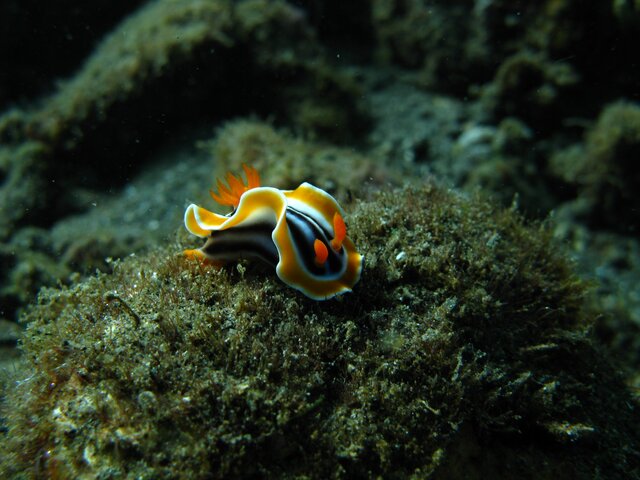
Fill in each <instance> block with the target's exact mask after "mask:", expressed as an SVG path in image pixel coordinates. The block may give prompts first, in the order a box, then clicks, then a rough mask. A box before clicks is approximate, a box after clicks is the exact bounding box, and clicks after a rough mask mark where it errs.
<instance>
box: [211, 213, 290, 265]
mask: <svg viewBox="0 0 640 480" xmlns="http://www.w3.org/2000/svg"><path fill="white" fill-rule="evenodd" d="M273 229H274V225H273V224H269V223H257V224H254V225H249V226H246V227H242V226H239V227H233V228H228V229H226V230H216V231H213V232H211V235H210V236H209V237H208V238H207V241H206V243H205V244H204V246H203V247H202V248H201V250H202V252H203V253H204V254H205V255H206V256H207V258H210V259H211V260H237V259H239V258H251V257H253V258H259V259H261V260H263V261H265V262H267V263H268V264H270V265H272V266H274V267H275V266H276V265H277V263H278V261H279V260H280V256H279V255H278V250H277V249H276V246H275V244H274V243H273V240H272V238H271V234H272V233H273Z"/></svg>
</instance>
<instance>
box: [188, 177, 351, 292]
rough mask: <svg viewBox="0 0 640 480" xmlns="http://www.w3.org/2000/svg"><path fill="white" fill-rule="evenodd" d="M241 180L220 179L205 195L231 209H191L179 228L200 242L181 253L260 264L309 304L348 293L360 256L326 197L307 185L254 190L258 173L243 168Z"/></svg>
mask: <svg viewBox="0 0 640 480" xmlns="http://www.w3.org/2000/svg"><path fill="white" fill-rule="evenodd" d="M242 168H243V169H244V172H245V175H246V177H247V180H246V184H245V183H244V182H243V181H242V178H241V177H240V178H238V177H237V176H235V175H234V174H232V173H228V174H227V183H228V186H226V185H224V184H223V183H222V182H221V181H220V180H218V193H215V192H213V191H210V192H209V193H210V194H211V197H212V198H213V199H214V200H215V201H216V202H218V203H220V204H221V205H227V206H230V207H233V211H232V212H231V213H229V214H228V215H218V214H216V213H212V212H210V211H208V210H205V209H204V208H202V207H199V206H197V205H194V204H191V205H189V207H187V210H186V212H185V214H184V224H185V226H186V227H187V230H189V232H190V233H192V234H193V235H197V236H198V237H201V238H206V242H205V244H204V245H203V246H202V247H201V248H199V249H195V250H186V251H185V254H186V255H188V256H192V257H197V258H200V259H203V260H206V261H209V262H212V263H217V264H220V263H224V262H226V261H230V260H237V259H239V258H244V257H250V258H251V257H253V258H258V259H261V260H263V261H265V262H267V263H268V264H270V265H272V266H274V267H275V269H276V274H277V275H278V277H280V279H281V280H282V281H283V282H285V283H286V284H287V285H289V286H291V287H293V288H295V289H297V290H299V291H301V292H302V293H304V294H305V295H306V296H308V297H310V298H313V299H315V300H326V299H329V298H332V297H334V296H336V295H340V294H342V293H346V292H349V291H351V289H352V288H353V286H354V285H355V284H356V283H357V282H358V280H359V279H360V272H361V270H362V255H360V254H359V253H358V252H357V251H356V248H355V246H354V244H353V242H352V241H351V239H349V237H348V236H347V230H346V226H345V223H344V220H343V218H344V213H343V211H342V209H341V208H340V205H338V202H337V201H336V200H335V199H334V198H333V197H332V196H331V195H329V194H328V193H327V192H325V191H324V190H321V189H319V188H317V187H314V186H313V185H311V184H309V183H306V182H305V183H303V184H302V185H300V186H299V187H298V188H296V189H295V190H278V189H277V188H272V187H262V186H260V177H259V175H258V172H257V171H256V170H255V169H254V168H252V167H249V166H247V165H242Z"/></svg>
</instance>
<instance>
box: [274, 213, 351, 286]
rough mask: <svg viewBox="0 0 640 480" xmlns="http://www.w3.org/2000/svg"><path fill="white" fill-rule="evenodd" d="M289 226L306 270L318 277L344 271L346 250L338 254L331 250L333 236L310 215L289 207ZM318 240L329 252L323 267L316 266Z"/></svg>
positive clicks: (287, 216) (341, 250) (342, 249)
mask: <svg viewBox="0 0 640 480" xmlns="http://www.w3.org/2000/svg"><path fill="white" fill-rule="evenodd" d="M286 219H287V225H288V227H289V231H290V232H291V237H292V239H293V244H294V245H295V247H296V249H297V250H298V253H299V254H300V258H301V260H302V263H303V264H304V268H305V269H306V270H307V271H309V272H310V273H311V274H313V275H314V276H316V277H324V276H335V275H338V274H340V272H342V270H343V269H344V248H341V249H340V251H339V252H338V253H336V252H335V251H334V250H333V249H332V248H331V243H330V242H331V238H332V237H333V234H332V233H331V232H328V231H327V230H325V229H324V228H322V227H321V226H320V224H318V222H316V221H315V220H314V219H313V218H311V217H310V216H309V215H306V214H304V213H302V212H301V211H299V210H296V209H294V208H291V207H287V213H286ZM316 238H317V239H320V240H322V241H323V242H324V244H325V245H326V246H327V249H328V250H329V257H328V258H327V261H326V262H325V263H324V265H322V266H320V267H319V266H318V265H316V262H315V258H316V251H315V249H314V248H313V243H314V241H315V240H316Z"/></svg>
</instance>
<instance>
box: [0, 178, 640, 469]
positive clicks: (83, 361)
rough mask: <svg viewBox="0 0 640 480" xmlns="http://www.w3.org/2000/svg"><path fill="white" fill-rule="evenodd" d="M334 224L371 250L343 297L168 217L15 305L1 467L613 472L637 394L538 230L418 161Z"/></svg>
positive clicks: (628, 460)
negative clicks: (114, 256) (141, 249)
mask: <svg viewBox="0 0 640 480" xmlns="http://www.w3.org/2000/svg"><path fill="white" fill-rule="evenodd" d="M349 229H350V232H351V235H352V237H353V239H354V241H355V242H356V243H357V245H358V247H359V248H360V249H361V251H362V252H364V254H365V258H366V267H365V268H366V270H365V274H364V276H363V279H362V281H361V282H360V283H359V284H358V285H357V286H356V288H355V290H354V292H353V293H352V294H348V295H346V296H344V297H342V298H340V299H339V300H338V301H333V302H315V301H312V300H309V299H307V298H305V297H303V296H302V295H300V294H298V293H293V292H291V291H290V290H289V289H288V287H286V286H285V285H283V284H282V283H280V282H278V281H277V279H276V278H275V276H274V275H273V272H268V271H264V269H260V268H257V266H256V265H254V264H247V263H242V264H240V265H239V266H238V267H237V268H230V269H223V270H220V269H219V268H217V267H207V266H203V265H201V264H200V263H198V262H194V261H190V260H187V259H185V258H184V257H182V256H181V255H180V253H179V250H180V248H181V247H183V246H186V245H188V244H189V243H193V242H192V240H191V239H186V238H185V235H182V236H181V237H180V238H179V240H178V242H177V243H174V244H171V245H169V246H167V247H163V248H160V249H157V250H154V251H153V252H151V253H149V254H147V255H144V256H140V257H138V258H133V259H127V260H125V261H122V262H119V263H118V264H117V265H116V266H115V268H114V272H113V273H112V274H108V275H107V274H103V275H98V276H96V277H93V278H90V279H88V280H87V281H85V282H82V283H79V284H77V285H74V286H73V287H70V288H66V289H62V290H58V289H48V290H44V291H42V292H41V294H40V296H39V301H38V304H37V305H35V306H33V307H31V308H30V309H29V311H28V313H27V314H26V316H25V318H24V320H25V321H26V322H27V323H28V328H27V331H26V333H25V337H24V340H23V349H24V355H25V359H26V361H27V362H28V365H29V367H28V370H27V371H31V372H32V373H31V374H30V375H29V377H27V378H23V379H21V380H20V382H19V385H18V387H17V388H16V389H12V390H11V391H10V392H9V395H8V401H7V405H8V406H10V408H9V409H8V410H6V413H7V428H8V436H7V438H6V439H5V441H4V442H3V447H2V448H3V450H4V451H3V455H2V458H3V459H4V460H3V464H2V468H3V470H4V471H5V472H8V473H9V474H12V473H16V472H25V471H26V472H29V471H30V472H34V471H37V472H40V473H41V474H43V475H46V476H52V477H55V476H58V477H62V478H75V477H82V476H90V477H99V478H108V477H119V476H132V477H140V478H175V477H176V476H179V474H180V473H184V472H189V476H190V477H192V478H205V477H209V476H213V477H217V478H222V477H229V476H232V477H253V476H281V477H299V476H305V477H313V478H321V477H323V478H326V477H333V476H348V477H352V478H353V477H354V476H355V477H370V476H376V475H382V476H385V477H394V478H395V477H397V478H403V477H406V476H410V475H414V476H429V475H431V474H434V475H436V476H437V477H440V478H448V477H450V476H457V475H460V474H462V472H466V473H469V472H474V475H477V476H479V477H483V476H485V477H486V476H492V477H495V476H502V475H505V474H506V472H507V471H509V472H511V474H513V473H514V472H517V473H518V474H521V475H523V476H524V477H525V478H533V476H532V472H533V471H535V472H536V474H535V477H536V478H552V477H555V476H558V475H562V476H579V477H583V478H586V477H587V476H590V475H593V474H595V472H596V471H598V470H600V469H606V470H607V471H608V475H607V476H608V477H609V478H615V476H616V475H618V474H619V475H622V474H623V473H624V472H627V471H629V470H628V469H629V467H630V465H631V464H632V463H633V462H634V461H636V460H637V458H635V455H634V453H633V451H632V448H633V447H632V446H633V445H636V444H637V441H638V438H637V433H638V432H637V431H636V429H635V428H634V427H633V425H635V424H637V421H638V418H637V415H636V414H635V413H634V411H633V409H631V408H630V406H629V401H630V398H629V394H628V393H626V392H625V388H624V386H623V384H622V382H621V381H620V378H619V377H617V375H616V374H615V372H614V371H613V370H612V368H611V366H609V365H608V364H607V362H606V360H605V359H604V358H602V356H601V353H600V352H598V350H597V348H596V347H595V346H594V344H593V342H592V341H591V340H590V339H589V336H588V335H587V331H588V328H589V325H590V324H591V321H592V318H591V315H592V313H591V312H589V311H588V310H586V309H585V308H583V302H584V294H585V292H584V285H583V284H582V282H581V281H580V280H579V279H578V278H577V277H575V275H574V274H573V273H571V268H570V265H569V264H568V263H567V262H566V260H564V258H563V257H562V255H558V254H557V253H554V247H553V244H552V240H551V238H550V232H549V230H548V229H545V228H544V227H543V226H537V227H526V226H524V225H523V222H522V219H521V218H519V217H518V215H516V214H514V213H513V212H512V211H509V210H501V209H495V208H493V207H491V206H490V205H489V204H487V203H485V202H483V201H482V200H481V199H478V198H466V197H465V196H463V195H460V194H456V193H453V192H448V191H446V190H444V189H442V188H440V187H437V186H436V185H434V184H432V183H428V182H427V183H426V184H425V185H423V186H422V187H420V188H405V189H402V190H395V191H391V192H389V193H384V194H378V195H376V197H375V199H374V200H372V201H368V202H358V203H357V204H356V205H354V206H352V207H351V208H350V215H349ZM556 448H559V449H560V450H555V449H556ZM553 452H556V453H553ZM557 452H562V453H557ZM301 458H304V459H305V460H304V461H303V462H301V461H300V459H301ZM525 459H526V460H525Z"/></svg>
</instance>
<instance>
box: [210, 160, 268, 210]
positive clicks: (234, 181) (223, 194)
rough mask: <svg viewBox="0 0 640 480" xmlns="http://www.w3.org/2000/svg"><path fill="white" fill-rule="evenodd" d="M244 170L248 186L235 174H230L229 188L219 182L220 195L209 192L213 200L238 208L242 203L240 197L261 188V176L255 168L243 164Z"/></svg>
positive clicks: (228, 177)
mask: <svg viewBox="0 0 640 480" xmlns="http://www.w3.org/2000/svg"><path fill="white" fill-rule="evenodd" d="M242 169H243V170H244V174H245V175H246V177H247V183H246V184H245V183H243V182H242V177H240V178H238V177H236V176H235V175H234V174H233V173H231V172H228V173H227V183H228V184H229V186H228V187H227V186H226V185H224V184H223V183H222V182H221V181H220V180H218V193H217V194H216V193H215V192H214V191H213V190H209V194H210V195H211V198H213V199H214V200H215V201H216V202H218V203H219V204H220V205H228V206H230V207H233V208H237V207H238V204H239V203H240V197H241V196H242V194H243V193H244V192H246V191H248V190H251V189H252V188H257V187H259V186H260V175H259V174H258V171H257V170H256V169H255V168H253V167H250V166H248V165H247V164H245V163H243V164H242Z"/></svg>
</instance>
